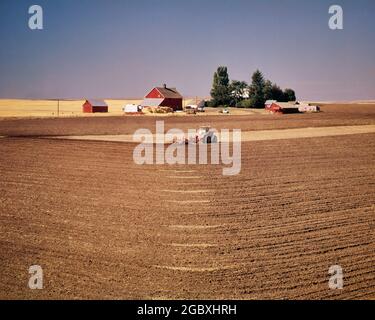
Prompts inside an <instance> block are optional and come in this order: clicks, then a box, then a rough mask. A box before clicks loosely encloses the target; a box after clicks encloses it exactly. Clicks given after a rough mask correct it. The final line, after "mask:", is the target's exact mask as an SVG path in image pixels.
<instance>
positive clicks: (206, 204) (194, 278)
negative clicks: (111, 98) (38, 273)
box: [0, 105, 375, 299]
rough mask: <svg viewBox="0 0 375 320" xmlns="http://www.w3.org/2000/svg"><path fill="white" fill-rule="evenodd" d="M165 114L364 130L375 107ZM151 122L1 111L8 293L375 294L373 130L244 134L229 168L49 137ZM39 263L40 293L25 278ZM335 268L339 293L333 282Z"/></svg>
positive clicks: (259, 125)
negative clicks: (230, 172)
mask: <svg viewBox="0 0 375 320" xmlns="http://www.w3.org/2000/svg"><path fill="white" fill-rule="evenodd" d="M165 120H166V128H167V129H168V128H170V127H177V128H182V129H186V128H189V127H190V128H196V126H197V125H199V124H200V123H202V122H203V121H208V122H209V124H211V125H212V126H214V127H216V128H218V129H220V128H233V127H239V128H242V129H243V130H244V131H245V132H248V133H251V132H252V131H261V130H280V129H287V130H290V129H293V128H307V127H315V128H317V129H319V128H321V127H337V126H354V127H355V126H359V127H361V126H363V125H374V124H375V108H374V106H370V105H361V106H358V105H352V106H340V105H329V106H328V105H327V106H324V107H323V112H322V113H321V114H311V115H287V116H285V117H284V116H269V115H251V116H250V115H249V116H235V115H233V116H229V117H226V116H219V115H212V116H208V117H206V118H205V119H204V120H201V118H199V117H198V118H197V117H168V118H166V119H165ZM154 124H155V119H153V118H150V117H136V118H126V119H125V118H122V117H99V118H89V119H84V118H77V119H69V118H63V119H19V120H14V119H12V120H2V121H0V135H2V136H4V138H2V139H0V154H1V155H2V156H1V157H0V171H1V179H0V231H1V232H0V256H1V259H0V271H1V275H0V298H3V299H9V298H18V299H19V298H21V299H41V298H47V299H66V298H74V299H82V298H88V299H110V298H123V299H169V298H175V299H194V298H196V299H232V298H235V299H375V294H374V292H375V270H374V263H375V250H374V249H375V247H374V241H373V239H374V237H375V188H374V181H375V152H374V150H375V134H374V133H357V134H354V133H355V132H353V134H348V135H337V136H326V137H324V136H319V137H315V138H311V137H310V138H299V139H298V138H297V139H296V138H294V139H287V138H288V137H287V136H283V138H284V139H280V140H264V141H248V142H243V144H242V171H241V174H239V175H237V176H232V177H224V176H222V166H217V165H203V166H198V165H176V166H169V165H158V166H156V165H154V166H152V165H150V166H137V165H136V164H135V163H134V161H133V158H132V154H133V150H134V144H131V143H119V142H108V141H75V140H64V139H50V138H49V137H48V136H49V135H75V134H82V135H87V134H88V135H90V134H128V133H132V132H134V131H133V130H134V129H135V128H140V127H143V128H149V129H151V130H153V129H154ZM336 129H337V130H338V128H336ZM306 130H307V129H306ZM319 130H320V129H319ZM327 130H328V128H327ZM329 130H330V129H329ZM259 134H261V133H259ZM274 134H277V131H275V132H274ZM34 264H38V265H41V266H42V267H43V270H44V274H45V281H44V289H43V290H37V291H32V290H29V289H28V288H27V283H28V279H29V274H28V268H29V266H30V265H34ZM336 264H338V265H341V266H342V268H343V271H344V290H338V291H335V290H331V289H329V287H328V279H329V274H328V269H329V267H330V266H332V265H336Z"/></svg>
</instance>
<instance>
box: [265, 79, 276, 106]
mask: <svg viewBox="0 0 375 320" xmlns="http://www.w3.org/2000/svg"><path fill="white" fill-rule="evenodd" d="M264 100H266V101H267V100H274V99H273V96H272V82H271V81H270V80H267V81H266V82H265V84H264Z"/></svg>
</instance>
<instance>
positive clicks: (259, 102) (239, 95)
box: [210, 66, 296, 108]
mask: <svg viewBox="0 0 375 320" xmlns="http://www.w3.org/2000/svg"><path fill="white" fill-rule="evenodd" d="M211 97H212V100H211V102H210V105H211V106H213V107H218V106H231V107H242V108H251V107H253V108H263V107H264V104H265V102H266V101H267V100H277V101H279V102H288V101H296V94H295V92H294V90H292V89H285V90H282V89H281V88H280V87H279V86H278V85H277V84H276V83H272V82H271V81H270V80H266V79H265V78H264V76H263V74H262V72H260V71H259V70H256V71H255V72H254V73H253V75H252V77H251V84H250V85H249V84H248V83H246V82H245V81H238V80H232V81H230V80H229V75H228V69H227V67H223V66H221V67H219V68H218V69H217V71H216V72H215V73H214V79H213V84H212V89H211Z"/></svg>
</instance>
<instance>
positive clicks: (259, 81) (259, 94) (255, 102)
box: [250, 70, 266, 108]
mask: <svg viewBox="0 0 375 320" xmlns="http://www.w3.org/2000/svg"><path fill="white" fill-rule="evenodd" d="M251 79H252V82H251V85H250V100H251V102H252V106H253V107H255V108H263V107H264V103H265V102H266V100H265V99H264V89H265V88H264V87H265V80H264V77H263V74H262V73H261V72H260V71H259V70H256V71H255V72H254V73H253V76H252V77H251Z"/></svg>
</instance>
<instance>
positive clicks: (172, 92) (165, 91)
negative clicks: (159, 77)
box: [156, 87, 182, 99]
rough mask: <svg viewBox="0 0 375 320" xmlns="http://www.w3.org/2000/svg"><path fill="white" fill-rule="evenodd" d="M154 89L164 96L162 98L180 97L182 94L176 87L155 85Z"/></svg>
mask: <svg viewBox="0 0 375 320" xmlns="http://www.w3.org/2000/svg"><path fill="white" fill-rule="evenodd" d="M156 89H157V90H158V91H159V92H160V93H161V94H162V95H163V96H164V98H173V99H182V95H181V94H180V93H179V92H178V91H177V89H176V88H166V87H156Z"/></svg>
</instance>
